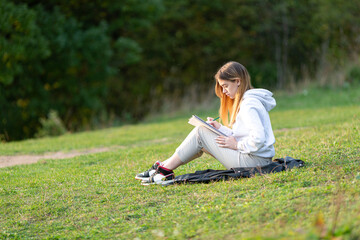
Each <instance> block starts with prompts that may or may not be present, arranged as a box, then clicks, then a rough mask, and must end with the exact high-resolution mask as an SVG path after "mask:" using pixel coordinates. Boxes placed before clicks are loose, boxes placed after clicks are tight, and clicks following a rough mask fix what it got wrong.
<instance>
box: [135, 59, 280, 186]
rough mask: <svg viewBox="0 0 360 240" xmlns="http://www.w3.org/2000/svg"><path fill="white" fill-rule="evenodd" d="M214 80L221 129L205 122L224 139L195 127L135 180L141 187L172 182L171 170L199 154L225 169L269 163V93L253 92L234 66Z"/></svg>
mask: <svg viewBox="0 0 360 240" xmlns="http://www.w3.org/2000/svg"><path fill="white" fill-rule="evenodd" d="M215 80H216V84H215V93H216V95H217V96H218V97H219V98H220V110H219V112H220V118H221V121H222V122H223V124H224V126H223V125H221V124H220V123H219V122H216V121H213V118H210V117H208V118H207V121H208V123H209V124H211V125H212V126H213V127H215V128H216V129H218V130H220V131H221V132H223V133H225V134H226V135H227V137H225V136H219V135H217V134H215V133H213V132H212V131H210V130H208V129H206V128H204V127H195V128H194V129H193V130H192V131H191V132H190V133H189V135H188V136H187V137H186V138H185V140H184V141H183V142H182V143H181V144H180V146H179V147H178V148H177V149H176V151H175V153H174V154H173V155H172V156H171V157H170V158H169V159H167V160H165V161H164V162H159V161H157V162H156V163H155V164H154V165H153V166H152V167H151V168H150V169H149V170H147V171H145V172H143V173H139V174H138V175H137V176H136V177H135V178H136V179H139V180H143V184H144V185H147V184H153V183H157V184H162V183H165V182H166V181H172V180H173V179H174V178H175V175H174V172H173V170H174V169H176V168H177V167H179V166H180V165H183V164H186V163H188V162H190V161H191V160H193V159H195V158H198V157H200V156H201V155H202V153H203V152H206V153H209V154H211V155H212V156H213V157H214V158H216V159H217V160H218V161H219V162H220V163H221V164H222V165H224V167H226V168H227V169H231V168H236V167H256V166H263V165H266V164H269V163H270V162H271V161H272V158H273V157H274V155H275V149H274V146H273V144H274V143H275V137H274V134H273V131H272V128H271V122H270V117H269V113H268V112H269V111H270V110H271V109H272V108H274V107H275V105H276V102H275V99H274V98H273V97H272V93H271V92H270V91H268V90H265V89H253V87H252V86H251V82H250V76H249V73H248V71H247V70H246V68H245V67H244V66H243V65H241V64H240V63H238V62H228V63H226V64H225V65H224V66H222V67H221V68H220V69H219V70H218V72H217V73H216V75H215ZM229 116H230V119H229Z"/></svg>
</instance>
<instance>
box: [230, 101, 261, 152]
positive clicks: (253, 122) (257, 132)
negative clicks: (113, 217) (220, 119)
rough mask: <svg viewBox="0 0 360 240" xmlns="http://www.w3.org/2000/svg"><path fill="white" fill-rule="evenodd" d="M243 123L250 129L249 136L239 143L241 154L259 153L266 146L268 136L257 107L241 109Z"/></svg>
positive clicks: (251, 106)
mask: <svg viewBox="0 0 360 240" xmlns="http://www.w3.org/2000/svg"><path fill="white" fill-rule="evenodd" d="M239 114H241V115H242V123H243V124H244V125H245V126H246V128H247V129H249V135H248V136H247V137H246V138H244V139H242V140H240V141H238V144H237V147H238V149H239V151H240V152H243V153H252V152H257V151H258V150H259V149H261V148H262V147H263V146H264V145H265V141H266V136H265V129H264V126H263V123H262V121H261V118H260V115H259V109H258V107H257V106H254V105H250V106H244V107H242V109H240V113H239Z"/></svg>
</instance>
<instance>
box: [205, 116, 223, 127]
mask: <svg viewBox="0 0 360 240" xmlns="http://www.w3.org/2000/svg"><path fill="white" fill-rule="evenodd" d="M206 122H207V123H208V124H210V125H211V126H213V127H214V128H216V129H219V128H220V127H221V124H220V123H219V122H217V121H214V118H211V117H208V118H207V121H206Z"/></svg>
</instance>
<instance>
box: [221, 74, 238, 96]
mask: <svg viewBox="0 0 360 240" xmlns="http://www.w3.org/2000/svg"><path fill="white" fill-rule="evenodd" d="M218 83H219V85H220V86H221V87H222V90H223V91H222V92H223V93H224V94H226V95H227V96H228V97H229V98H231V99H234V98H235V95H236V92H237V89H238V87H239V85H240V79H237V80H235V81H229V80H222V79H219V80H218Z"/></svg>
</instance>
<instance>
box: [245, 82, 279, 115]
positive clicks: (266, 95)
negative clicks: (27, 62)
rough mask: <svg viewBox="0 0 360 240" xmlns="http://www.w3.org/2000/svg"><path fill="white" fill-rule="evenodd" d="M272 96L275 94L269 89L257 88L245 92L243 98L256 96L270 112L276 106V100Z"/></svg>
mask: <svg viewBox="0 0 360 240" xmlns="http://www.w3.org/2000/svg"><path fill="white" fill-rule="evenodd" d="M272 96H273V94H272V92H270V91H269V90H266V89H262V88H256V89H249V90H247V91H246V92H245V93H244V96H243V99H250V98H255V99H257V100H259V101H260V102H261V103H262V105H263V106H264V107H265V109H266V111H268V112H269V111H270V110H271V109H273V108H274V107H275V106H276V101H275V99H274V98H273V97H272Z"/></svg>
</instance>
